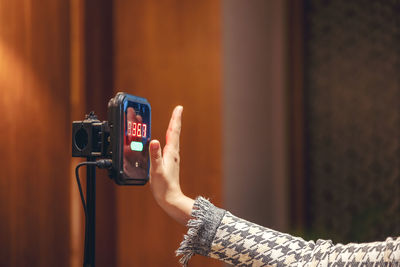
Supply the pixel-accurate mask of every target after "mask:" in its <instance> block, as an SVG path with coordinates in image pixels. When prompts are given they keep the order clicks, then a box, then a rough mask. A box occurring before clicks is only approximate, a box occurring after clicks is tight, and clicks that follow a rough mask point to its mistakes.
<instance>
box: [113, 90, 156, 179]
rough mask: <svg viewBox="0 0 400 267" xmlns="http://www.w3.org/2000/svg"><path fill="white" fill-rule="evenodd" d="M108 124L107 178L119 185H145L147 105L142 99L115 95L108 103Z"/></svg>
mask: <svg viewBox="0 0 400 267" xmlns="http://www.w3.org/2000/svg"><path fill="white" fill-rule="evenodd" d="M108 125H109V129H110V144H111V150H112V153H111V154H112V156H111V158H112V168H111V169H110V177H111V178H113V179H114V181H115V182H116V183H117V184H119V185H144V184H146V182H147V181H148V180H149V170H150V158H149V144H150V140H151V106H150V103H149V102H148V101H147V100H146V99H145V98H141V97H137V96H133V95H129V94H126V93H118V94H117V95H116V96H115V97H114V98H112V99H111V100H110V101H109V103H108Z"/></svg>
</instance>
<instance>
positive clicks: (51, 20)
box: [0, 0, 400, 267]
mask: <svg viewBox="0 0 400 267" xmlns="http://www.w3.org/2000/svg"><path fill="white" fill-rule="evenodd" d="M399 12H400V2H399V1H398V0H388V1H378V0H374V1H369V2H368V4H366V3H365V1H360V0H350V1H349V0H336V1H328V0H324V1H320V0H298V1H296V0H268V1H266V0H252V1H240V0H222V1H215V0H203V1H178V0H162V1H155V0H152V1H150V0H148V1H138V0H132V1H124V0H115V1H106V0H101V1H93V0H87V1H81V0H70V1H62V0H42V1H40V2H39V1H33V0H16V1H10V0H0V92H1V97H0V114H1V116H0V118H1V119H0V122H1V125H2V126H1V131H0V137H1V138H0V147H1V149H2V151H1V156H0V157H1V161H0V167H1V170H2V172H1V175H0V265H1V266H74V267H75V266H82V257H83V255H82V252H83V227H84V225H83V219H84V218H83V210H82V206H81V203H80V199H79V194H78V188H77V186H76V183H75V176H74V173H73V170H74V167H75V166H76V164H77V163H78V162H79V159H73V158H71V122H72V121H73V120H82V119H83V118H84V115H85V114H87V113H88V112H89V111H92V110H94V111H95V112H96V113H97V115H98V116H99V118H100V120H106V113H107V109H106V107H107V103H108V100H109V99H110V98H111V97H113V96H114V95H115V93H116V92H118V91H124V92H128V93H131V94H134V95H138V96H142V97H146V98H147V99H148V100H149V101H150V103H151V105H152V117H153V122H152V130H153V132H152V136H153V137H154V138H157V139H160V140H161V142H162V144H164V143H165V141H164V136H165V130H166V128H167V125H168V122H169V118H170V114H171V112H172V109H173V107H174V106H175V105H177V104H181V105H183V106H184V115H183V128H182V136H181V158H182V160H181V181H182V187H183V190H184V192H186V193H187V194H188V195H189V196H191V197H196V196H198V195H203V196H205V197H208V198H210V200H211V201H212V202H213V203H215V204H216V205H218V206H221V207H223V208H226V209H229V210H230V211H231V212H232V213H234V214H235V215H238V216H240V217H243V218H245V219H248V220H251V221H254V222H256V223H258V224H262V225H264V226H267V227H271V228H274V229H278V230H281V231H287V232H289V233H292V234H295V235H299V236H302V237H304V238H307V239H308V238H313V239H314V238H327V239H332V240H333V241H334V242H343V243H346V242H351V241H353V242H365V241H372V240H381V239H384V238H385V237H387V236H398V235H400V105H399V104H400V78H399V77H400V76H399V71H400V17H399V16H398V14H399ZM96 212H97V213H96V215H97V218H96V223H97V225H96V227H97V228H96V238H97V242H96V263H97V266H121V267H122V266H179V264H178V259H177V258H176V257H175V256H174V251H175V249H176V248H177V247H178V246H179V243H180V241H181V240H182V237H183V235H184V233H185V232H186V229H185V227H183V226H180V225H178V223H176V222H174V221H173V220H172V219H170V218H169V217H168V216H167V215H166V214H165V213H164V212H163V211H162V210H161V209H160V208H159V207H158V206H157V204H156V203H155V201H154V200H153V197H152V195H151V192H150V190H149V186H145V187H121V186H117V185H115V184H114V183H113V182H112V181H111V180H110V179H109V178H108V177H107V175H106V172H105V171H101V170H100V171H98V176H97V210H96ZM190 264H191V266H222V264H221V263H219V262H216V261H215V260H211V259H207V258H205V257H201V256H196V257H194V258H193V259H192V261H191V263H190Z"/></svg>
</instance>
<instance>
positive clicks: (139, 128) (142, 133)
mask: <svg viewBox="0 0 400 267" xmlns="http://www.w3.org/2000/svg"><path fill="white" fill-rule="evenodd" d="M146 132H147V125H146V124H145V123H140V122H132V121H128V136H135V137H143V138H145V137H146Z"/></svg>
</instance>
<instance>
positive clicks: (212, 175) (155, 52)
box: [114, 0, 222, 267]
mask: <svg viewBox="0 0 400 267" xmlns="http://www.w3.org/2000/svg"><path fill="white" fill-rule="evenodd" d="M114 3H115V5H114V56H115V61H114V64H115V65H114V80H115V90H116V91H126V92H129V93H132V94H136V95H140V96H143V97H146V98H148V99H149V101H150V103H151V105H152V115H153V121H152V137H153V138H157V139H159V140H160V141H161V143H162V144H165V131H166V129H167V126H168V122H169V118H170V115H171V112H172V109H173V107H174V106H175V105H177V104H182V105H183V106H184V112H183V126H182V127H183V128H182V136H181V158H182V160H181V181H182V185H183V190H184V192H186V193H187V194H188V195H189V196H191V197H196V196H197V195H204V196H207V197H210V198H211V201H213V202H214V203H215V204H219V205H220V204H221V203H220V202H221V180H222V166H221V165H222V159H221V135H222V133H221V29H220V27H221V26H220V21H221V10H220V8H221V7H220V2H219V1H213V0H207V1H173V0H168V1H122V0H118V1H115V2H114ZM116 197H117V207H116V208H117V220H118V221H117V226H118V227H117V229H118V233H117V259H118V266H121V267H122V266H179V264H178V259H177V258H176V257H175V256H174V251H175V249H176V248H177V247H178V246H179V242H180V241H181V240H182V237H183V234H184V233H185V232H186V228H185V227H183V226H180V225H178V223H176V222H175V221H173V220H172V219H170V218H169V217H168V216H167V215H166V214H165V213H164V212H163V211H162V210H161V209H160V208H159V207H158V206H157V204H156V203H155V201H154V200H153V197H152V194H151V192H150V188H149V186H145V187H118V188H117V190H116ZM190 265H191V266H219V265H220V263H218V262H217V261H215V260H211V259H207V258H205V257H201V256H196V257H194V259H193V260H192V261H191V264H190Z"/></svg>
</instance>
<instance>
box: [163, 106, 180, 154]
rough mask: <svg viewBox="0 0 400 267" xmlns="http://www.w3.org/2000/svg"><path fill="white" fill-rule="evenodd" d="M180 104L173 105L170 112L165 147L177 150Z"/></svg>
mask: <svg viewBox="0 0 400 267" xmlns="http://www.w3.org/2000/svg"><path fill="white" fill-rule="evenodd" d="M182 110H183V107H182V106H177V107H175V109H174V111H173V112H172V116H171V120H170V121H169V126H168V130H167V134H166V145H165V146H166V147H168V149H175V150H176V151H179V136H180V134H181V125H182V122H181V121H182Z"/></svg>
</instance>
